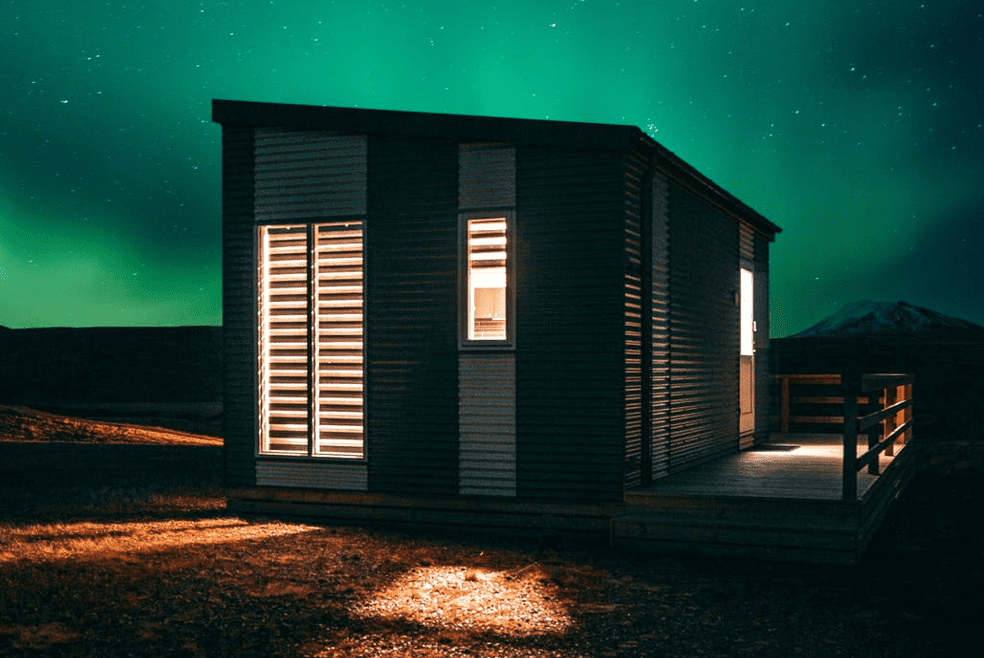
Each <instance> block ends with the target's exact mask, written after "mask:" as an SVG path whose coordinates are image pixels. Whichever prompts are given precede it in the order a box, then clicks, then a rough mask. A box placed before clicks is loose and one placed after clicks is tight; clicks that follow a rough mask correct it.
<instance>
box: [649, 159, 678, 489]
mask: <svg viewBox="0 0 984 658" xmlns="http://www.w3.org/2000/svg"><path fill="white" fill-rule="evenodd" d="M650 195H651V196H650V199H651V200H650V211H649V214H650V224H651V226H650V235H649V239H650V243H649V264H648V267H649V268H650V272H649V279H650V284H649V294H650V301H649V305H650V309H649V310H650V314H651V318H650V323H651V324H650V327H649V347H648V351H649V359H650V371H649V437H650V438H649V450H650V457H649V461H650V474H651V478H652V479H654V480H655V479H658V478H661V477H665V476H667V475H669V474H670V399H671V396H672V394H673V390H672V388H671V387H670V227H669V180H668V179H667V178H666V176H664V175H663V174H660V173H654V174H653V177H652V181H651V183H650Z"/></svg>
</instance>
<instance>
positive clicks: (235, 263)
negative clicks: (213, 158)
mask: <svg viewBox="0 0 984 658" xmlns="http://www.w3.org/2000/svg"><path fill="white" fill-rule="evenodd" d="M254 238H255V230H254V228H253V130H252V128H238V127H223V130H222V334H223V343H224V349H223V352H224V356H223V372H224V375H223V387H222V398H223V423H224V429H223V436H224V437H225V451H224V454H225V480H226V483H227V484H230V485H245V486H248V485H252V484H254V483H255V480H256V477H255V472H254V469H253V461H254V454H255V453H254V451H255V446H256V436H257V426H256V391H257V383H256V292H255V281H256V255H255V250H254Z"/></svg>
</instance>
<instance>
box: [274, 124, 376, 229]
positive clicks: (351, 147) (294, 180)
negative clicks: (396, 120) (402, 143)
mask: <svg viewBox="0 0 984 658" xmlns="http://www.w3.org/2000/svg"><path fill="white" fill-rule="evenodd" d="M366 167H367V163H366V137H365V136H364V135H333V134H331V133H327V132H314V131H301V130H282V129H278V128H257V129H256V219H257V221H260V222H264V221H276V220H298V219H312V218H323V217H345V216H351V215H364V214H365V212H366Z"/></svg>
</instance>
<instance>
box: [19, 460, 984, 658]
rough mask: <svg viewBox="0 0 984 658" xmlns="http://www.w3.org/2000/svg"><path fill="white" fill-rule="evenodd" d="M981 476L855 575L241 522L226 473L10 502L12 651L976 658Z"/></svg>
mask: <svg viewBox="0 0 984 658" xmlns="http://www.w3.org/2000/svg"><path fill="white" fill-rule="evenodd" d="M982 475H984V471H982V469H981V468H980V465H979V464H975V463H973V462H970V461H963V462H960V463H953V462H951V461H943V462H937V463H934V464H933V465H932V466H931V467H927V468H926V469H923V470H922V471H920V472H919V473H918V474H917V476H916V478H915V479H914V480H913V482H912V484H911V485H910V486H909V488H908V489H907V491H906V492H905V494H904V495H903V497H902V498H901V499H900V500H899V502H898V504H897V505H896V506H895V507H894V508H893V510H892V512H891V513H890V516H889V518H888V519H887V521H886V523H885V525H884V526H883V527H882V529H881V531H880V533H879V535H878V537H877V538H876V540H875V541H874V543H873V545H872V547H871V549H870V550H869V552H868V554H867V556H866V559H865V561H864V563H863V564H862V565H860V566H859V567H856V568H848V567H834V566H817V565H803V564H773V563H766V562H757V561H750V560H737V559H717V558H715V559H711V558H700V557H696V556H691V555H641V554H635V553H628V552H620V551H612V550H608V549H605V548H602V547H592V546H583V545H582V546H570V545H557V546H545V545H539V544H537V543H533V542H528V541H521V540H510V539H507V538H501V537H483V536H479V535H474V536H461V535H455V536H449V535H446V534H445V535H442V534H438V533H435V532H423V531H421V532H413V533H406V532H395V531H388V530H385V529H378V528H377V529H360V528H351V527H333V526H331V525H311V524H305V523H297V522H290V521H284V520H278V519H262V518H251V519H242V518H238V517H235V516H232V515H230V514H229V513H227V511H226V509H225V502H224V497H223V490H222V488H221V486H220V485H218V484H217V483H214V482H211V483H210V482H205V483H199V484H194V483H191V484H189V483H182V484H174V483H172V482H168V481H158V482H144V483H142V484H141V485H140V486H139V487H129V488H123V487H104V488H100V487H95V486H94V487H89V488H86V489H80V488H70V489H59V488H58V487H57V486H53V487H47V488H46V490H45V491H43V492H39V493H38V494H37V495H36V496H33V497H31V498H29V499H28V502H27V503H23V499H21V501H22V502H21V503H19V504H18V506H17V507H16V508H7V509H3V510H0V655H2V656H304V657H320V656H537V657H540V656H544V657H545V656H624V657H630V656H631V657H634V656H732V655H734V656H746V655H747V656H783V657H786V656H902V655H904V656H949V655H971V654H973V655H976V654H977V652H978V651H979V649H974V648H973V647H975V646H977V645H978V635H979V633H978V624H979V623H980V620H981V615H982V613H984V605H982V600H981V594H980V592H981V591H982V590H984V582H982V581H984V578H982V567H984V530H982V529H984V523H982V522H984V508H982V506H981V504H980V501H981V500H982V497H981V495H982V494H984V478H982Z"/></svg>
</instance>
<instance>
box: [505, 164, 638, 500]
mask: <svg viewBox="0 0 984 658" xmlns="http://www.w3.org/2000/svg"><path fill="white" fill-rule="evenodd" d="M516 160H517V162H516V167H517V174H516V183H517V205H516V235H517V239H516V316H517V318H516V319H517V329H516V336H517V343H516V389H517V403H516V430H517V490H518V494H519V495H520V496H522V497H530V498H553V499H559V500H578V499H580V500H584V499H588V500H621V498H622V494H623V463H624V454H625V448H624V393H623V390H624V350H623V347H622V343H623V339H624V331H625V327H624V321H623V314H624V303H623V299H624V285H625V284H624V278H623V277H624V273H625V256H624V254H625V223H624V216H623V212H622V208H623V205H622V204H623V202H624V192H623V186H624V178H623V166H622V155H621V154H620V153H606V152H574V151H567V150H561V149H548V148H543V149H540V148H523V149H517V154H516Z"/></svg>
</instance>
